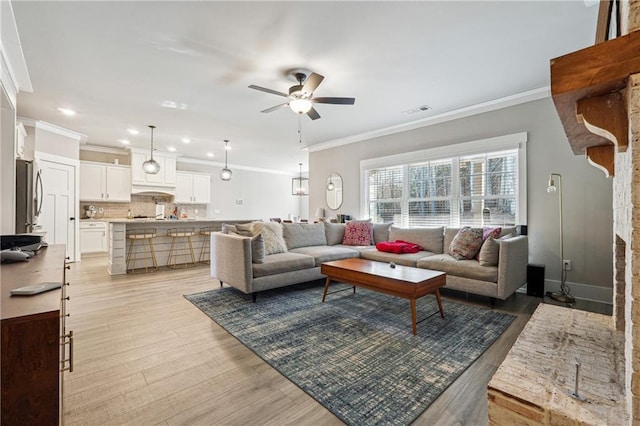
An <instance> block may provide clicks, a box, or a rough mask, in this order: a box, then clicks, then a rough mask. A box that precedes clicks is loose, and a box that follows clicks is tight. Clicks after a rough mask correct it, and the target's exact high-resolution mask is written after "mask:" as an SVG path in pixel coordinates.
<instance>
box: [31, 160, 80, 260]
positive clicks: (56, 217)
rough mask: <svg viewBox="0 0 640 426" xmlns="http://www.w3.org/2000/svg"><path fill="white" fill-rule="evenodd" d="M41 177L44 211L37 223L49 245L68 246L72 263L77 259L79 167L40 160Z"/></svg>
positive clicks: (68, 253) (68, 254)
mask: <svg viewBox="0 0 640 426" xmlns="http://www.w3.org/2000/svg"><path fill="white" fill-rule="evenodd" d="M37 162H38V167H39V172H40V174H41V177H42V183H43V185H42V192H43V193H42V195H41V196H42V210H41V212H40V215H39V216H38V219H37V223H38V225H40V226H41V230H42V231H45V232H46V233H47V234H46V237H45V240H46V241H47V243H49V244H65V245H66V248H67V256H68V257H69V260H70V261H72V262H75V260H76V232H77V231H76V230H77V226H76V222H77V220H76V166H75V165H71V164H64V163H62V162H56V161H50V160H45V159H42V158H40V159H38V161H37Z"/></svg>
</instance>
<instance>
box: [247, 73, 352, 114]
mask: <svg viewBox="0 0 640 426" xmlns="http://www.w3.org/2000/svg"><path fill="white" fill-rule="evenodd" d="M290 74H291V75H292V76H293V77H295V79H296V80H297V81H298V84H296V85H294V86H291V87H290V88H289V94H286V93H283V92H278V91H277V90H272V89H267V88H266V87H260V86H256V85H254V84H252V85H251V86H249V88H250V89H255V90H260V91H261V92H267V93H271V94H273V95H278V96H282V97H284V98H288V101H287V102H285V103H283V104H280V105H276V106H274V107H271V108H267V109H265V110H263V111H262V112H272V111H276V110H279V109H282V108H286V107H289V108H291V110H292V111H294V112H297V113H298V114H307V115H308V116H309V118H311V119H312V120H317V119H318V118H320V114H318V111H316V109H315V108H314V107H313V104H314V103H315V104H335V105H353V104H354V103H355V102H356V99H355V98H314V97H313V92H314V91H315V90H316V89H317V88H318V86H319V85H320V83H322V80H324V76H321V75H320V74H316V73H315V72H312V73H311V74H310V75H309V76H308V77H307V74H306V73H305V72H301V71H298V70H294V71H292V72H291V73H290Z"/></svg>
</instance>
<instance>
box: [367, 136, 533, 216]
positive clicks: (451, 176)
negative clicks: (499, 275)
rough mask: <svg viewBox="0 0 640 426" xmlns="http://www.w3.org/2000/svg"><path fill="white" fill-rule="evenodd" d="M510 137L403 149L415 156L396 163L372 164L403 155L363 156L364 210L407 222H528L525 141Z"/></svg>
mask: <svg viewBox="0 0 640 426" xmlns="http://www.w3.org/2000/svg"><path fill="white" fill-rule="evenodd" d="M523 135H524V136H523ZM514 136H520V137H519V138H517V139H518V140H522V139H524V141H522V142H526V133H524V134H518V135H511V138H513V137H514ZM504 138H506V137H501V138H494V139H498V141H496V140H489V142H490V143H486V141H478V142H470V143H466V144H459V145H455V146H452V147H446V148H437V149H434V150H426V151H421V152H419V153H407V154H401V155H400V157H402V159H404V160H410V161H409V162H406V163H404V164H396V165H393V166H383V167H367V166H368V165H374V166H376V165H379V164H384V163H385V162H386V161H385V160H387V162H397V161H398V158H397V157H398V156H394V158H391V159H375V160H365V161H363V162H362V165H361V168H362V171H363V183H364V185H363V200H364V202H363V210H364V215H363V216H364V217H371V218H372V220H373V221H374V222H394V223H396V224H398V225H399V226H405V227H420V226H453V227H458V226H462V225H469V226H485V225H515V224H525V223H526V194H525V193H524V188H526V182H525V181H524V180H525V178H524V176H526V175H525V170H524V168H525V166H524V165H525V164H526V158H525V150H524V143H519V142H511V143H507V144H505V143H504V142H505V140H504ZM480 142H482V143H480ZM491 142H493V143H491ZM483 147H484V149H485V151H484V152H481V151H480V152H479V148H480V149H481V148H483ZM492 148H493V149H492ZM505 148H507V149H505ZM446 150H450V151H451V152H455V154H456V155H450V156H442V155H443V154H446V152H444V151H446ZM429 154H432V156H433V157H435V156H436V155H437V156H438V157H439V158H433V159H431V158H428V157H429ZM434 154H435V155H434ZM418 159H419V161H415V160H418ZM389 160H390V161H389ZM394 160H395V161H394ZM411 160H414V161H411ZM523 212H525V213H523Z"/></svg>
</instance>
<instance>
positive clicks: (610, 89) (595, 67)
mask: <svg viewBox="0 0 640 426" xmlns="http://www.w3.org/2000/svg"><path fill="white" fill-rule="evenodd" d="M637 73H640V31H634V32H632V33H629V34H627V35H625V36H622V37H618V38H614V39H612V40H609V41H606V42H603V43H599V44H596V45H595V46H592V47H588V48H586V49H582V50H578V51H576V52H573V53H570V54H568V55H564V56H561V57H559V58H555V59H552V60H551V95H552V97H553V102H554V103H555V105H556V109H557V110H558V115H559V116H560V121H562V125H563V126H564V131H565V133H566V135H567V138H568V139H569V144H570V145H571V148H572V149H573V152H574V154H576V155H581V154H586V155H587V157H588V158H589V160H590V161H591V162H592V163H595V164H597V165H598V166H599V167H600V168H601V169H603V170H604V171H605V173H606V174H607V175H608V176H613V174H614V170H613V159H614V154H615V146H617V147H618V151H620V152H624V151H626V149H627V145H628V133H629V130H628V129H629V123H628V118H627V111H626V110H627V108H626V101H625V96H624V89H625V88H626V85H627V78H628V77H629V76H630V75H632V74H637ZM614 145H615V146H614Z"/></svg>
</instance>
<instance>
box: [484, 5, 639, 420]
mask: <svg viewBox="0 0 640 426" xmlns="http://www.w3.org/2000/svg"><path fill="white" fill-rule="evenodd" d="M611 3H612V2H608V1H602V2H601V8H600V12H601V16H600V17H599V27H598V30H597V34H598V37H600V39H598V40H596V41H597V43H596V45H595V46H593V47H589V48H586V49H583V50H579V51H577V52H573V53H570V54H568V55H565V56H562V57H560V58H556V59H554V60H552V61H551V93H552V96H553V101H554V103H555V106H556V109H557V111H558V115H559V117H560V120H561V121H562V124H563V127H564V130H565V133H566V135H567V139H568V141H569V144H570V145H571V148H572V150H573V152H574V154H576V155H586V157H587V159H588V161H589V162H590V163H591V164H593V165H594V166H596V167H598V168H599V169H601V170H602V171H603V172H604V173H605V175H606V177H611V178H612V180H613V182H612V184H613V206H612V208H613V222H614V223H613V235H614V241H612V246H613V247H612V261H613V264H614V276H613V316H612V317H606V316H602V315H596V314H589V313H584V312H580V311H575V310H572V309H567V308H557V307H549V306H545V305H544V304H543V305H540V306H539V307H538V310H536V312H535V313H534V315H533V316H532V318H531V320H530V321H529V323H528V324H527V326H526V327H525V330H523V332H522V334H521V335H520V337H519V338H518V341H517V342H516V344H515V345H514V347H513V348H512V350H511V351H510V352H509V355H508V356H507V359H506V360H505V362H504V363H503V364H502V365H501V366H500V369H499V370H498V372H496V375H494V377H493V378H492V381H491V382H490V383H489V392H488V394H489V417H490V423H491V424H512V423H514V422H515V423H523V424H532V425H533V424H544V425H549V424H598V423H600V424H630V425H640V251H636V250H635V248H637V247H640V1H639V0H631V1H628V2H620V3H619V5H620V6H619V7H620V10H621V15H622V17H621V18H622V19H621V28H620V29H621V34H622V35H621V36H620V37H617V38H613V39H611V40H607V41H605V40H604V39H605V35H606V34H607V33H608V29H603V28H602V26H603V25H604V26H606V25H607V24H606V21H607V19H603V18H606V17H607V16H605V14H603V10H605V11H606V9H607V7H608V6H609V4H611ZM609 13H610V11H609ZM603 22H605V24H602V23H603ZM636 207H638V209H636ZM602 208H609V207H608V206H602ZM554 318H555V319H556V323H560V324H563V327H564V328H563V329H562V330H558V329H557V328H553V327H552V328H550V327H549V326H548V323H549V322H550V321H552V320H553V319H554ZM558 319H561V321H558ZM554 327H556V326H554ZM534 347H535V348H536V350H535V352H534V353H532V351H531V348H534ZM575 353H581V356H586V357H588V356H589V355H593V357H592V359H591V360H590V361H589V362H588V363H585V366H584V368H585V370H584V375H585V380H584V382H585V383H584V385H583V392H584V393H585V394H586V395H587V401H589V403H588V404H586V405H585V404H583V403H580V402H577V401H576V400H575V399H573V400H572V399H570V398H567V396H566V393H567V391H566V388H567V386H566V385H567V384H568V383H570V374H568V373H567V372H568V371H570V370H571V365H570V363H568V362H566V361H565V360H566V359H567V358H570V357H571V355H572V354H575ZM532 357H533V358H536V357H537V358H539V360H538V362H535V363H533V365H531V363H529V364H528V359H531V358H532ZM588 364H591V370H589V369H588V368H589V367H588V366H587V365H588ZM587 377H588V378H589V380H587ZM514 383H517V384H514ZM610 385H615V386H610ZM607 395H608V396H609V399H607Z"/></svg>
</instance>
